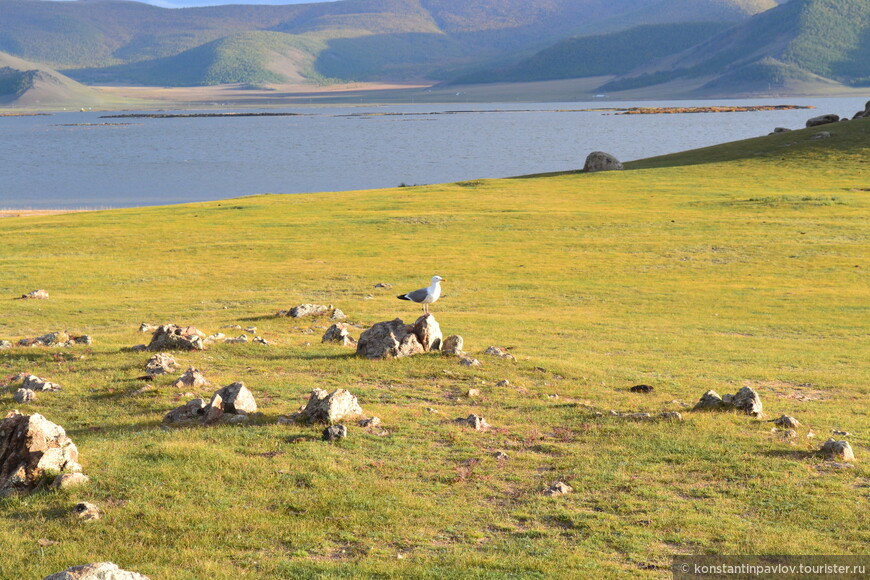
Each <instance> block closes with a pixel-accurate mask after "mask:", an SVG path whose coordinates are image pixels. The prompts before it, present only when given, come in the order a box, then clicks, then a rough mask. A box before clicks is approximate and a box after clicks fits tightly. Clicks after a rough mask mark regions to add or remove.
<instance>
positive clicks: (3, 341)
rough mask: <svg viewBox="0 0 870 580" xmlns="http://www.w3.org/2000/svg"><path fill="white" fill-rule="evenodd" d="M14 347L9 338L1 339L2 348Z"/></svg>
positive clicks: (0, 347) (0, 348) (0, 346)
mask: <svg viewBox="0 0 870 580" xmlns="http://www.w3.org/2000/svg"><path fill="white" fill-rule="evenodd" d="M6 348H12V343H11V342H9V341H8V340H0V350H3V349H6Z"/></svg>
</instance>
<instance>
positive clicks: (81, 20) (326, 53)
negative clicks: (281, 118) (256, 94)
mask: <svg viewBox="0 0 870 580" xmlns="http://www.w3.org/2000/svg"><path fill="white" fill-rule="evenodd" d="M772 1H773V0H705V2H702V3H697V4H696V5H695V6H694V7H693V8H692V10H689V11H686V10H684V8H685V7H681V6H680V5H677V4H673V2H672V0H665V1H663V2H660V3H658V4H656V5H654V6H649V3H648V2H646V1H645V0H611V1H605V0H536V1H533V2H529V1H528V0H474V1H471V2H469V1H459V0H342V1H339V2H326V3H315V4H296V5H287V6H248V5H245V6H241V5H236V6H232V5H230V6H215V7H203V8H188V9H163V8H158V7H155V6H151V5H146V4H140V3H137V2H119V1H115V0H107V1H99V2H42V1H34V0H0V51H6V52H8V53H10V54H13V55H15V56H18V57H20V58H25V59H30V60H33V61H37V62H42V63H45V64H46V65H48V66H51V67H54V68H56V69H58V70H62V71H63V72H64V73H65V74H67V75H69V76H71V77H72V78H76V79H78V80H81V81H83V82H89V83H94V82H103V83H122V82H124V83H126V82H135V83H141V84H161V85H163V84H165V85H179V84H180V85H196V84H201V83H206V84H208V83H212V82H224V80H225V79H230V78H232V79H237V80H239V81H240V82H247V83H254V84H257V83H262V82H278V81H280V80H282V79H297V78H304V79H310V80H319V79H322V78H340V79H346V80H403V79H421V78H449V77H450V76H451V75H452V76H456V75H457V74H458V71H469V70H475V69H480V68H481V66H482V65H484V64H485V63H506V62H511V61H514V62H515V61H517V60H518V59H519V58H521V57H527V56H529V55H530V54H532V53H533V52H535V51H536V50H540V49H542V48H545V47H547V46H549V45H552V44H554V43H555V42H557V41H559V40H562V39H564V38H566V37H570V36H573V35H575V34H576V33H577V32H578V31H579V30H582V29H584V28H588V27H590V26H591V27H595V26H597V25H599V24H602V23H604V22H609V23H610V24H608V27H609V28H611V29H621V28H628V27H630V26H632V25H633V23H636V22H637V21H645V20H650V21H654V22H662V23H670V22H675V21H683V20H685V18H686V16H685V15H686V14H690V15H691V16H690V17H691V18H697V19H701V20H705V21H721V20H723V19H724V20H728V21H733V20H734V19H739V18H741V17H746V16H748V15H749V14H751V13H754V12H755V11H758V10H761V9H765V8H767V7H769V5H770V3H771V2H772ZM619 22H622V24H614V23H619ZM253 33H274V34H271V35H269V36H268V40H266V38H267V37H266V36H263V35H259V36H258V35H256V34H254V36H251V34H253ZM277 34H283V35H285V36H286V38H279V37H278V36H276V35H277ZM234 51H235V52H238V54H232V53H233V52H234ZM187 67H192V68H191V69H190V70H188V69H187ZM216 71H218V72H216ZM237 73H239V74H237Z"/></svg>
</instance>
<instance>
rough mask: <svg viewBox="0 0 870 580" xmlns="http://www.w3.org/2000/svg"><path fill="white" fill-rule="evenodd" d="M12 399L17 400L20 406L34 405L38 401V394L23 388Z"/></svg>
mask: <svg viewBox="0 0 870 580" xmlns="http://www.w3.org/2000/svg"><path fill="white" fill-rule="evenodd" d="M12 398H13V399H15V402H16V403H19V404H24V403H32V402H33V401H35V400H36V392H34V391H31V390H30V389H24V388H21V389H18V390H17V391H15V394H14V395H12Z"/></svg>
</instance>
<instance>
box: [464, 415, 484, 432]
mask: <svg viewBox="0 0 870 580" xmlns="http://www.w3.org/2000/svg"><path fill="white" fill-rule="evenodd" d="M456 422H457V423H464V424H466V425H468V426H469V427H472V428H473V429H474V430H475V431H485V430H486V429H489V427H490V424H489V423H487V422H486V419H484V418H483V417H481V416H480V415H474V414H471V415H469V416H468V417H459V418H457V419H456Z"/></svg>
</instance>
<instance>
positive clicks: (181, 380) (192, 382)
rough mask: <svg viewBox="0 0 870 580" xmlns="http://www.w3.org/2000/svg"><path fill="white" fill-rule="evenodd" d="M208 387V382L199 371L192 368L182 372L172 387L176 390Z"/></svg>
mask: <svg viewBox="0 0 870 580" xmlns="http://www.w3.org/2000/svg"><path fill="white" fill-rule="evenodd" d="M206 385H208V381H207V380H206V378H205V375H203V374H202V373H201V372H199V369H195V368H193V367H187V370H186V371H184V374H183V375H181V376H180V377H178V379H176V381H175V382H174V383H172V386H173V387H175V388H176V389H181V388H187V389H196V388H199V387H204V386H206Z"/></svg>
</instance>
